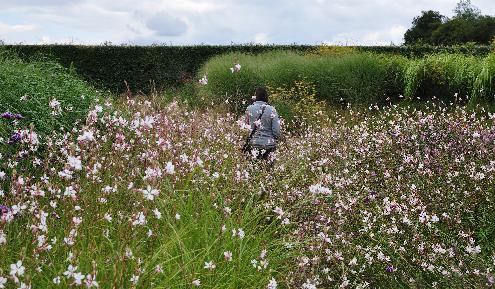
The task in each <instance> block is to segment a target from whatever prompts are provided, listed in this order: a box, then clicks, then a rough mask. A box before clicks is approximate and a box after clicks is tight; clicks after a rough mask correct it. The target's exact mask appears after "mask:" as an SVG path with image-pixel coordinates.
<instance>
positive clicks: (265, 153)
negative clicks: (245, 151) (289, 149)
mask: <svg viewBox="0 0 495 289" xmlns="http://www.w3.org/2000/svg"><path fill="white" fill-rule="evenodd" d="M255 149H256V150H258V156H257V157H256V158H257V159H259V160H264V161H268V160H269V158H270V154H271V153H273V152H274V151H275V149H276V148H275V147H269V148H260V147H253V148H251V151H253V150H255ZM251 155H252V153H251Z"/></svg>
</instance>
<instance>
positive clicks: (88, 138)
mask: <svg viewBox="0 0 495 289" xmlns="http://www.w3.org/2000/svg"><path fill="white" fill-rule="evenodd" d="M94 139H95V138H94V136H93V132H92V131H84V132H83V134H82V135H80V136H78V137H77V140H78V141H81V142H85V141H88V142H89V141H93V140H94Z"/></svg>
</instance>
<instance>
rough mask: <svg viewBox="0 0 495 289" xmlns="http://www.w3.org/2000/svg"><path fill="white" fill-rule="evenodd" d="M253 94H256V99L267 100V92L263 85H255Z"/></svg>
mask: <svg viewBox="0 0 495 289" xmlns="http://www.w3.org/2000/svg"><path fill="white" fill-rule="evenodd" d="M254 95H255V96H256V101H264V102H268V93H267V92H266V89H265V88H264V87H261V86H260V87H257V88H256V90H255V91H254Z"/></svg>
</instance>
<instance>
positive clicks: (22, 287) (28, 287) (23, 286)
mask: <svg viewBox="0 0 495 289" xmlns="http://www.w3.org/2000/svg"><path fill="white" fill-rule="evenodd" d="M17 289H31V285H28V284H25V283H24V282H21V284H20V285H19V287H18V288H17Z"/></svg>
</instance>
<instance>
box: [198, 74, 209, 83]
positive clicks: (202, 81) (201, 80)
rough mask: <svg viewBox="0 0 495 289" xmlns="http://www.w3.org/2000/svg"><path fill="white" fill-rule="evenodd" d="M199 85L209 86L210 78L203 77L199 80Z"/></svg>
mask: <svg viewBox="0 0 495 289" xmlns="http://www.w3.org/2000/svg"><path fill="white" fill-rule="evenodd" d="M199 84H202V85H207V84H208V78H207V77H206V75H205V76H203V78H201V79H200V80H199Z"/></svg>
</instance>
